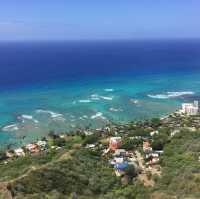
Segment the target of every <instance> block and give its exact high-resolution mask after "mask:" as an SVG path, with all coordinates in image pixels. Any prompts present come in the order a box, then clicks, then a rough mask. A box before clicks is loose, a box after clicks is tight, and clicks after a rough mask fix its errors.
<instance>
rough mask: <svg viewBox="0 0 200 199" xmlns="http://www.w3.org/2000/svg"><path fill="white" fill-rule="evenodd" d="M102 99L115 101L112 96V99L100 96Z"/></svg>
mask: <svg viewBox="0 0 200 199" xmlns="http://www.w3.org/2000/svg"><path fill="white" fill-rule="evenodd" d="M100 98H101V99H104V100H109V101H111V100H113V96H111V97H108V96H100Z"/></svg>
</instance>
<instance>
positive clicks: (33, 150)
mask: <svg viewBox="0 0 200 199" xmlns="http://www.w3.org/2000/svg"><path fill="white" fill-rule="evenodd" d="M25 148H26V149H27V150H28V151H29V152H31V153H37V152H39V149H38V145H37V144H27V145H26V147H25Z"/></svg>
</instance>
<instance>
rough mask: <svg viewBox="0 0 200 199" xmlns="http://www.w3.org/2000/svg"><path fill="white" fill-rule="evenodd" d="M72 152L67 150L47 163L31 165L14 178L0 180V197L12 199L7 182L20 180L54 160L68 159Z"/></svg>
mask: <svg viewBox="0 0 200 199" xmlns="http://www.w3.org/2000/svg"><path fill="white" fill-rule="evenodd" d="M72 152H73V150H70V151H67V152H66V153H64V154H62V155H61V156H60V157H59V158H58V159H55V160H53V161H51V162H49V163H47V164H44V165H41V166H31V167H30V168H29V169H28V171H27V172H26V173H24V174H22V175H20V176H18V177H17V178H14V179H12V180H9V181H6V182H0V199H13V197H12V195H11V193H10V191H9V190H8V188H7V187H8V185H9V184H12V183H14V182H16V181H18V180H21V179H23V178H25V177H27V176H28V175H29V174H30V173H31V172H33V171H36V170H40V169H44V168H48V167H49V166H51V165H53V163H55V162H59V161H62V160H68V159H70V158H71V153H72Z"/></svg>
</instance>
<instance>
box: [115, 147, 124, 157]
mask: <svg viewBox="0 0 200 199" xmlns="http://www.w3.org/2000/svg"><path fill="white" fill-rule="evenodd" d="M126 153H127V152H126V150H125V149H116V150H115V152H114V153H113V156H114V157H120V156H126Z"/></svg>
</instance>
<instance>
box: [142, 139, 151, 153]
mask: <svg viewBox="0 0 200 199" xmlns="http://www.w3.org/2000/svg"><path fill="white" fill-rule="evenodd" d="M143 151H144V152H145V153H148V152H151V151H152V148H151V147H150V143H149V141H147V140H146V141H143Z"/></svg>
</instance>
